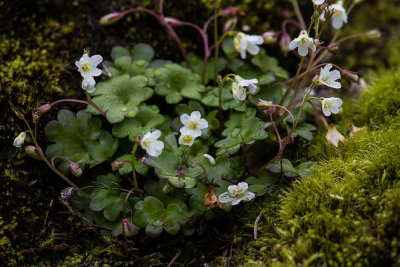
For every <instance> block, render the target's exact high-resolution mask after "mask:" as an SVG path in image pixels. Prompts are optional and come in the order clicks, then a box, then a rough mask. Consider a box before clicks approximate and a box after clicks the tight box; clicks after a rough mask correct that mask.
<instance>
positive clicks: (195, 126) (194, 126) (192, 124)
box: [188, 121, 200, 130]
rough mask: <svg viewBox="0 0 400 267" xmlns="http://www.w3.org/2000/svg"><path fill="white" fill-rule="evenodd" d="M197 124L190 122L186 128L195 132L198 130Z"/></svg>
mask: <svg viewBox="0 0 400 267" xmlns="http://www.w3.org/2000/svg"><path fill="white" fill-rule="evenodd" d="M199 126H200V125H199V123H198V122H197V121H190V122H189V126H188V128H189V129H190V130H197V129H198V128H199Z"/></svg>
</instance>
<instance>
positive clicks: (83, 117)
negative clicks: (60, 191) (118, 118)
mask: <svg viewBox="0 0 400 267" xmlns="http://www.w3.org/2000/svg"><path fill="white" fill-rule="evenodd" d="M45 133H46V136H47V138H48V139H49V141H50V142H54V143H55V144H51V145H49V146H48V147H47V149H46V156H47V157H48V158H49V159H51V158H53V157H54V156H62V157H65V158H68V159H70V160H72V161H74V162H77V163H78V164H79V165H81V167H85V166H86V165H90V166H91V167H93V166H94V165H97V164H99V163H101V162H103V161H105V160H107V159H109V158H111V157H112V155H113V154H114V152H115V151H116V149H117V147H118V140H117V139H113V138H112V136H111V135H110V134H109V133H108V132H106V131H103V130H101V120H100V119H98V118H92V116H91V115H90V114H87V113H86V111H85V110H81V111H79V112H78V113H77V114H76V116H75V114H74V113H72V112H71V111H69V110H60V111H59V113H58V116H57V121H50V122H49V123H48V124H47V125H46V128H45ZM57 161H58V162H60V164H59V168H60V169H61V170H62V171H64V172H68V170H69V163H68V162H67V161H65V160H62V161H59V160H57Z"/></svg>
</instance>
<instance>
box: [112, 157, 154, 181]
mask: <svg viewBox="0 0 400 267" xmlns="http://www.w3.org/2000/svg"><path fill="white" fill-rule="evenodd" d="M118 160H122V161H129V162H125V163H124V165H123V166H122V167H121V168H119V169H118V172H119V174H121V175H127V174H132V164H131V163H130V161H131V160H132V155H131V154H127V155H123V156H121V157H119V158H118ZM135 170H136V172H137V173H139V174H141V175H143V176H145V175H146V174H147V171H148V170H149V167H147V166H146V165H145V164H143V162H142V161H141V160H140V159H135Z"/></svg>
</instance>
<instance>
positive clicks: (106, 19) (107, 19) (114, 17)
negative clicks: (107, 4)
mask: <svg viewBox="0 0 400 267" xmlns="http://www.w3.org/2000/svg"><path fill="white" fill-rule="evenodd" d="M123 16H124V13H121V12H116V13H111V14H108V15H105V16H103V17H102V18H101V19H100V25H102V26H109V25H111V24H114V23H115V22H117V21H119V20H120V19H121V18H123Z"/></svg>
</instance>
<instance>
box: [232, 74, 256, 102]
mask: <svg viewBox="0 0 400 267" xmlns="http://www.w3.org/2000/svg"><path fill="white" fill-rule="evenodd" d="M256 83H258V80H257V79H251V80H245V79H243V78H242V77H240V76H239V75H235V80H234V81H233V82H232V95H233V98H234V99H235V100H236V101H237V102H239V101H244V100H245V99H246V89H247V91H248V92H249V93H250V94H252V95H255V94H256V93H257V92H258V90H259V88H258V87H257V85H255V84H256Z"/></svg>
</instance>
